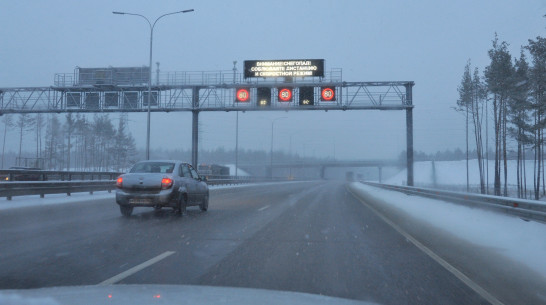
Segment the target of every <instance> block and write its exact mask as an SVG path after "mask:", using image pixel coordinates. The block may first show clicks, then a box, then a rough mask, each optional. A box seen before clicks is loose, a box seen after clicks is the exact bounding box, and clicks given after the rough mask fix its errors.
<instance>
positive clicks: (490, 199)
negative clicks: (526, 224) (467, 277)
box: [361, 182, 546, 222]
mask: <svg viewBox="0 0 546 305" xmlns="http://www.w3.org/2000/svg"><path fill="white" fill-rule="evenodd" d="M361 183H363V184H367V185H370V186H375V187H380V188H384V189H389V190H394V191H398V192H403V193H406V194H411V195H418V196H424V197H429V198H434V199H442V200H446V201H450V202H456V203H463V204H467V205H475V206H480V207H489V208H494V209H500V210H503V211H505V212H506V213H508V214H512V215H516V216H518V217H521V218H522V219H525V220H536V221H540V222H546V203H542V202H540V201H535V200H527V199H518V198H510V197H500V196H493V195H481V194H471V193H461V192H452V191H443V190H435V189H428V188H419V187H411V186H401V185H391V184H381V183H374V182H361Z"/></svg>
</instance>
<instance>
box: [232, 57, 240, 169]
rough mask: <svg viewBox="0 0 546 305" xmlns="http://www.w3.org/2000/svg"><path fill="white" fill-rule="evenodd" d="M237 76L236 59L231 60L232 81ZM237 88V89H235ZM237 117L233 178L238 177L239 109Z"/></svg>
mask: <svg viewBox="0 0 546 305" xmlns="http://www.w3.org/2000/svg"><path fill="white" fill-rule="evenodd" d="M236 76H237V61H236V60H234V61H233V83H234V84H235V78H236ZM235 90H237V89H235ZM235 114H236V116H237V118H236V119H235V178H237V177H239V173H238V170H239V111H235Z"/></svg>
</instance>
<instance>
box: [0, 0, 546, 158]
mask: <svg viewBox="0 0 546 305" xmlns="http://www.w3.org/2000/svg"><path fill="white" fill-rule="evenodd" d="M190 8H193V9H195V12H193V13H188V14H179V15H173V16H168V17H165V18H164V19H161V20H160V21H159V22H158V24H157V26H156V28H155V30H154V46H153V50H154V51H153V52H154V53H153V62H154V63H155V62H160V69H161V71H211V70H231V69H232V68H233V63H232V62H233V61H234V60H236V61H238V65H237V67H238V69H239V71H241V70H242V63H243V61H244V60H249V59H297V58H301V59H305V58H323V59H325V63H326V70H327V71H328V70H330V69H331V68H342V69H343V79H344V80H345V81H399V80H403V81H407V80H411V81H414V82H415V87H414V90H413V98H414V99H413V103H414V105H415V109H414V144H415V149H416V150H422V151H425V152H435V151H438V150H445V149H454V148H457V147H460V148H461V149H464V145H465V144H464V143H465V133H464V117H463V115H461V114H459V113H456V112H455V111H453V110H452V107H453V106H454V105H455V103H456V100H457V98H458V93H457V86H458V85H459V83H460V80H461V77H462V74H463V70H464V66H465V64H466V62H467V60H468V59H471V60H472V65H473V66H477V67H479V68H480V71H482V70H483V68H484V67H485V66H487V64H488V63H489V58H488V56H487V51H488V50H489V49H490V48H491V40H492V39H493V38H494V34H495V32H497V33H498V35H499V39H500V40H505V41H507V42H508V43H509V44H510V51H511V53H512V56H513V57H515V56H519V50H520V46H522V45H525V44H527V40H528V39H531V38H535V37H536V36H539V35H540V36H546V18H544V17H542V16H543V15H545V14H546V1H545V0H520V1H516V0H514V1H506V0H495V1H476V0H474V1H471V0H468V1H452V0H451V1H433V0H430V1H364V0H358V1H357V0H354V1H347V0H345V1H344V0H322V1H316V0H312V1H311V0H307V1H294V0H282V1H255V0H239V1H238V0H232V1H220V0H218V1H202V0H201V1H180V0H162V1H132V0H108V1H101V0H94V1H59V0H48V1H38V0H36V1H25V0H3V1H2V8H1V9H0V37H1V40H2V42H1V43H0V87H30V86H50V85H53V77H54V74H55V73H71V72H73V71H74V68H75V67H76V66H79V67H90V68H92V67H108V66H114V67H130V66H143V65H147V64H148V56H149V54H148V50H149V49H148V46H149V28H148V25H147V24H146V23H145V21H144V20H143V19H141V18H138V17H135V16H121V15H114V14H112V11H126V12H131V13H139V14H143V15H146V16H148V17H149V18H150V19H155V18H156V17H158V16H160V15H162V14H164V13H168V12H173V11H177V10H184V9H190ZM154 68H155V64H154ZM112 117H117V115H112ZM277 117H286V118H285V119H281V120H278V121H277V123H275V137H274V140H275V144H274V145H275V149H283V150H284V151H286V152H288V151H289V149H290V142H292V146H291V147H292V151H293V152H297V153H299V154H300V155H307V156H313V155H314V156H317V157H326V156H330V157H334V156H335V157H336V158H338V159H339V158H342V159H366V158H395V157H397V156H398V155H399V154H400V152H401V151H402V150H404V149H405V147H406V140H405V139H406V138H405V113H404V112H402V111H396V112H395V111H392V112H380V111H346V112H336V111H329V112H322V111H313V112H288V113H285V112H251V113H249V112H247V113H241V114H240V116H239V132H240V133H239V139H240V142H239V143H240V147H241V148H242V149H264V150H269V149H270V143H271V121H272V120H273V119H275V118H277ZM129 118H130V120H131V121H130V127H131V131H132V133H133V136H134V137H135V138H136V140H137V145H139V146H141V147H144V145H145V141H146V140H145V133H146V124H145V122H146V119H145V115H143V114H130V115H129ZM200 124H201V133H200V148H205V149H214V148H216V147H224V148H226V149H232V148H234V147H235V113H233V112H230V113H202V114H201V115H200ZM0 128H1V127H0ZM17 136H18V135H17V133H16V132H14V131H11V132H10V133H9V139H8V143H10V144H11V145H17V143H18V142H17V141H18V139H17ZM29 137H30V136H29ZM290 139H291V140H292V141H290ZM28 141H29V142H30V141H31V140H30V139H29V140H28ZM151 143H152V146H153V147H164V148H189V147H191V114H189V113H169V114H167V113H153V114H152V140H151ZM13 150H16V149H13Z"/></svg>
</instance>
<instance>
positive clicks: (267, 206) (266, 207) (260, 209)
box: [258, 205, 269, 212]
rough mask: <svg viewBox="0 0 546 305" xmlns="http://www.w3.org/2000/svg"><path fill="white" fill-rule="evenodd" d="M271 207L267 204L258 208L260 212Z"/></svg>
mask: <svg viewBox="0 0 546 305" xmlns="http://www.w3.org/2000/svg"><path fill="white" fill-rule="evenodd" d="M268 208H269V205H266V206H265V207H261V208H259V209H258V211H259V212H261V211H263V210H266V209H268Z"/></svg>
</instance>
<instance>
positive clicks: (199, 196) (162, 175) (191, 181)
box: [116, 160, 209, 217]
mask: <svg viewBox="0 0 546 305" xmlns="http://www.w3.org/2000/svg"><path fill="white" fill-rule="evenodd" d="M116 186H117V192H116V202H117V204H118V205H119V208H120V211H121V214H122V215H123V216H127V217H128V216H131V214H132V213H133V208H134V207H153V208H155V209H157V210H159V209H161V208H163V207H170V208H173V209H174V211H175V213H177V214H182V213H185V211H186V207H188V206H197V205H198V206H199V208H200V209H201V210H202V211H206V210H207V209H208V205H209V188H208V185H207V183H206V179H204V178H202V177H201V176H199V174H198V173H197V171H196V170H195V169H194V168H193V167H192V166H191V165H190V164H188V163H185V162H182V161H171V160H149V161H141V162H138V163H136V164H135V165H134V166H133V167H132V168H131V170H130V171H129V173H127V174H123V175H121V176H119V177H118V178H117V181H116Z"/></svg>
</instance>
